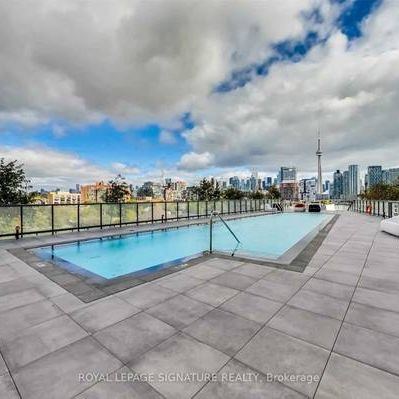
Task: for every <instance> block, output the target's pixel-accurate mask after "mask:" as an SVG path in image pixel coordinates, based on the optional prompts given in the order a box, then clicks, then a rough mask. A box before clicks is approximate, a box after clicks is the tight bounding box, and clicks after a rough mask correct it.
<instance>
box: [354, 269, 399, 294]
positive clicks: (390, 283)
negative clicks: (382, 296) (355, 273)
mask: <svg viewBox="0 0 399 399" xmlns="http://www.w3.org/2000/svg"><path fill="white" fill-rule="evenodd" d="M398 264H399V263H398ZM376 272H377V273H376V274H378V277H373V276H369V275H365V274H363V275H362V276H361V277H360V281H359V287H361V288H368V289H371V290H375V291H381V292H386V293H392V294H395V295H399V270H398V272H397V273H396V275H392V273H390V274H391V275H389V276H386V277H385V276H383V275H382V274H381V271H380V270H378V269H377V270H376Z"/></svg>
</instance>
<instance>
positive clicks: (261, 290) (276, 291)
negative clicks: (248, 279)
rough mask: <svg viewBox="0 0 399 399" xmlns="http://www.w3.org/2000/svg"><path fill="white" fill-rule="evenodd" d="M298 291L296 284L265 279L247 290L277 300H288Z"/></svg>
mask: <svg viewBox="0 0 399 399" xmlns="http://www.w3.org/2000/svg"><path fill="white" fill-rule="evenodd" d="M297 291H298V288H297V287H296V286H290V285H286V284H284V283H277V282H275V281H268V280H264V279H262V280H259V281H257V282H256V283H255V284H253V285H251V286H250V287H249V288H248V289H247V290H246V292H248V293H250V294H255V295H260V296H263V297H265V298H268V299H271V300H273V301H277V302H286V301H287V300H289V299H290V298H291V297H292V296H293V295H294V294H295V293H296V292H297Z"/></svg>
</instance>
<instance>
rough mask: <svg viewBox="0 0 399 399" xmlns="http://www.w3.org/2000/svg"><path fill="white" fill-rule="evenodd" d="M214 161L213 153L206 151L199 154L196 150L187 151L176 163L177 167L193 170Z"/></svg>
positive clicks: (205, 166) (204, 166) (207, 165)
mask: <svg viewBox="0 0 399 399" xmlns="http://www.w3.org/2000/svg"><path fill="white" fill-rule="evenodd" d="M213 162H214V155H213V154H211V153H210V152H208V151H206V152H203V153H201V154H198V153H196V152H189V153H187V154H184V155H183V156H182V158H181V160H180V162H179V164H178V167H179V168H180V169H183V170H188V171H194V170H198V169H205V168H208V167H209V166H211V165H212V163H213Z"/></svg>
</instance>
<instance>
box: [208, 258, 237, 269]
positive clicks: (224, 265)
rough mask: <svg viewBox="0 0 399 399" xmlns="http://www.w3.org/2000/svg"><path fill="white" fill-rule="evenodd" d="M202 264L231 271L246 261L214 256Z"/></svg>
mask: <svg viewBox="0 0 399 399" xmlns="http://www.w3.org/2000/svg"><path fill="white" fill-rule="evenodd" d="M202 264H203V265H207V266H210V267H215V268H217V269H221V270H225V271H229V270H233V269H235V268H236V267H238V266H241V265H243V264H244V262H240V261H236V260H230V259H222V258H213V259H209V260H207V261H205V262H203V263H202Z"/></svg>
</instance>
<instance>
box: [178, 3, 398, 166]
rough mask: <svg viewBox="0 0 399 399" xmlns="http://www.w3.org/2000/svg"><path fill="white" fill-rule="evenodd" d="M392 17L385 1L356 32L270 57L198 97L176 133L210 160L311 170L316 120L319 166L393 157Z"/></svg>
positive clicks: (394, 161) (389, 161)
mask: <svg viewBox="0 0 399 399" xmlns="http://www.w3.org/2000/svg"><path fill="white" fill-rule="evenodd" d="M398 20H399V3H398V2H397V1H395V0H391V1H386V2H384V3H383V4H382V5H381V7H380V8H379V9H378V10H377V11H376V12H375V14H372V15H371V16H370V17H369V19H368V20H366V21H365V23H364V26H363V31H364V36H363V37H361V38H360V39H358V40H355V41H353V42H351V43H349V42H348V41H347V38H346V36H344V35H343V34H342V33H341V32H339V31H335V32H334V33H333V34H332V35H331V37H330V38H329V39H328V41H327V42H326V43H325V44H320V45H318V46H316V47H315V48H314V49H313V50H312V51H311V52H310V53H308V54H307V56H306V57H305V58H304V59H303V60H302V61H301V62H297V63H291V62H284V63H278V64H274V66H273V67H272V68H271V69H270V73H269V74H268V76H266V77H258V78H256V79H254V80H253V81H252V82H251V83H249V84H247V85H246V86H245V87H243V88H240V89H237V90H235V91H233V92H229V93H227V94H224V93H219V94H213V95H212V96H210V97H209V98H208V99H205V100H203V101H201V102H200V103H198V104H197V107H196V108H195V109H194V110H193V113H192V116H193V118H194V120H195V122H196V124H197V126H196V127H195V128H194V129H192V130H188V131H186V132H185V133H184V136H185V137H186V138H187V140H188V141H189V143H190V144H191V145H192V147H193V151H194V153H199V154H201V153H207V154H209V157H208V158H209V159H212V161H213V162H212V163H211V166H219V167H234V166H240V165H241V166H247V165H253V166H257V167H259V168H260V170H273V169H277V168H278V167H279V166H280V165H285V164H289V165H297V166H298V167H299V168H300V169H301V170H302V171H309V172H312V171H314V170H315V168H316V157H315V154H314V152H315V149H316V132H317V128H318V124H320V127H321V131H322V139H323V147H324V148H323V149H324V157H323V164H324V168H325V170H329V171H332V170H334V169H336V168H343V167H346V166H347V165H348V164H349V163H360V164H361V165H363V166H367V165H369V164H379V163H382V164H383V165H385V166H394V165H398V162H399V161H398V157H397V153H398V149H399V134H398V133H399V131H398V126H397V123H395V122H394V121H395V120H396V119H397V112H398V109H399V68H398V65H399V45H398V43H399V25H398V24H397V21H398ZM212 155H213V157H212ZM185 157H186V155H184V156H183V157H182V161H183V160H184V159H185ZM182 166H183V167H184V163H183V162H182Z"/></svg>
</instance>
